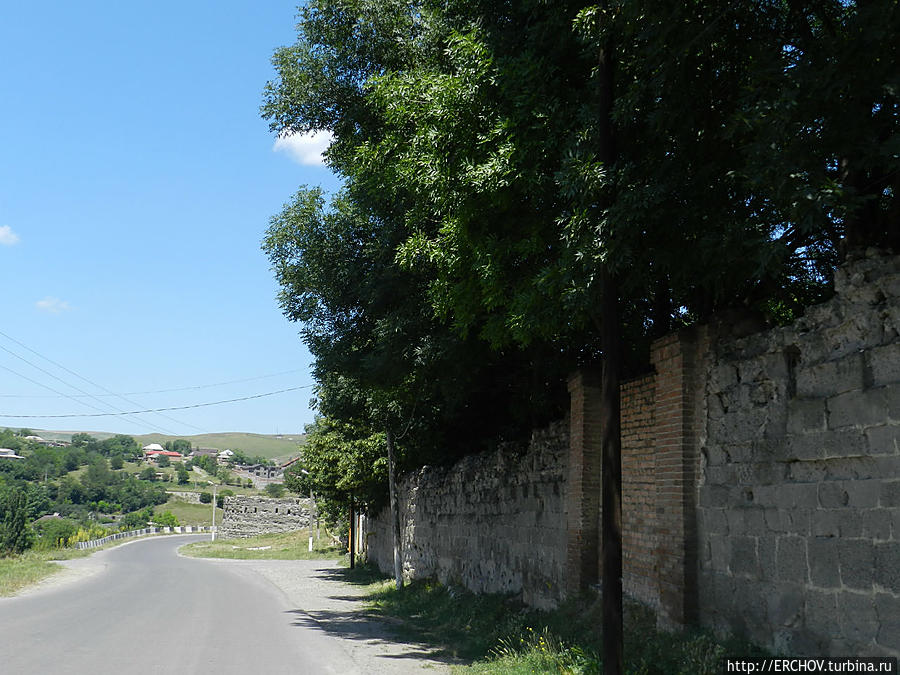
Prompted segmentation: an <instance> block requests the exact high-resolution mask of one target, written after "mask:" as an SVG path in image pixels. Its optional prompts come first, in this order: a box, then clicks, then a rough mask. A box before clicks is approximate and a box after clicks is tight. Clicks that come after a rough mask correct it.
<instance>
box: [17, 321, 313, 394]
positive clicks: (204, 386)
mask: <svg viewBox="0 0 900 675" xmlns="http://www.w3.org/2000/svg"><path fill="white" fill-rule="evenodd" d="M0 335H3V333H2V332H0ZM302 372H306V369H304V368H294V369H293V370H283V371H281V372H280V373H269V374H268V375H256V376H255V377H244V378H241V379H239V380H225V381H224V382H212V383H209V384H194V385H190V386H188V387H175V388H173V389H151V390H147V391H125V392H122V393H121V394H115V393H108V394H96V397H98V398H107V397H109V396H141V395H147V394H169V393H172V392H176V391H193V390H196V389H211V388H213V387H224V386H225V385H228V384H240V383H243V382H253V381H256V380H266V379H269V378H272V377H281V376H282V375H292V374H294V373H302ZM95 386H99V385H95ZM101 389H102V387H101ZM59 396H61V397H66V395H65V394H60V395H59ZM0 398H17V399H18V398H56V397H53V396H49V395H39V394H29V395H22V394H0ZM75 398H80V396H75Z"/></svg>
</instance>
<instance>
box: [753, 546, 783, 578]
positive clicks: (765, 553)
mask: <svg viewBox="0 0 900 675" xmlns="http://www.w3.org/2000/svg"><path fill="white" fill-rule="evenodd" d="M756 551H757V553H758V555H759V571H760V578H761V579H763V580H765V581H774V580H775V579H776V576H777V572H778V569H777V567H776V563H775V537H774V536H767V537H759V538H758V539H757V540H756Z"/></svg>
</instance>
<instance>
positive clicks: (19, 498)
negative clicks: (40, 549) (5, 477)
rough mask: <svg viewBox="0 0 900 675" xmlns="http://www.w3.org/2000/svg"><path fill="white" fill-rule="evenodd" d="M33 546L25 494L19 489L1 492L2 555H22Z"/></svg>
mask: <svg viewBox="0 0 900 675" xmlns="http://www.w3.org/2000/svg"><path fill="white" fill-rule="evenodd" d="M31 544H32V532H31V529H30V528H29V527H28V498H27V496H26V494H25V492H24V491H23V490H18V489H4V490H2V491H0V555H11V554H18V553H22V552H23V551H24V550H26V549H27V548H29V547H30V546H31Z"/></svg>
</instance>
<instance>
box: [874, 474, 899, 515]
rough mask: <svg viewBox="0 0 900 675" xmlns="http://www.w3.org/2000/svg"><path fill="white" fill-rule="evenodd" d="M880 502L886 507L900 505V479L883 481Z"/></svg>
mask: <svg viewBox="0 0 900 675" xmlns="http://www.w3.org/2000/svg"><path fill="white" fill-rule="evenodd" d="M878 503H879V504H880V505H881V507H882V508H886V509H890V508H897V507H900V480H886V481H883V482H882V483H881V496H880V498H879V501H878Z"/></svg>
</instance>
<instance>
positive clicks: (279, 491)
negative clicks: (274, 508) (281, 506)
mask: <svg viewBox="0 0 900 675" xmlns="http://www.w3.org/2000/svg"><path fill="white" fill-rule="evenodd" d="M284 491H285V488H284V485H282V484H281V483H269V484H268V485H266V487H265V490H264V492H265V493H266V494H267V495H268V496H269V497H282V496H284Z"/></svg>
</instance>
